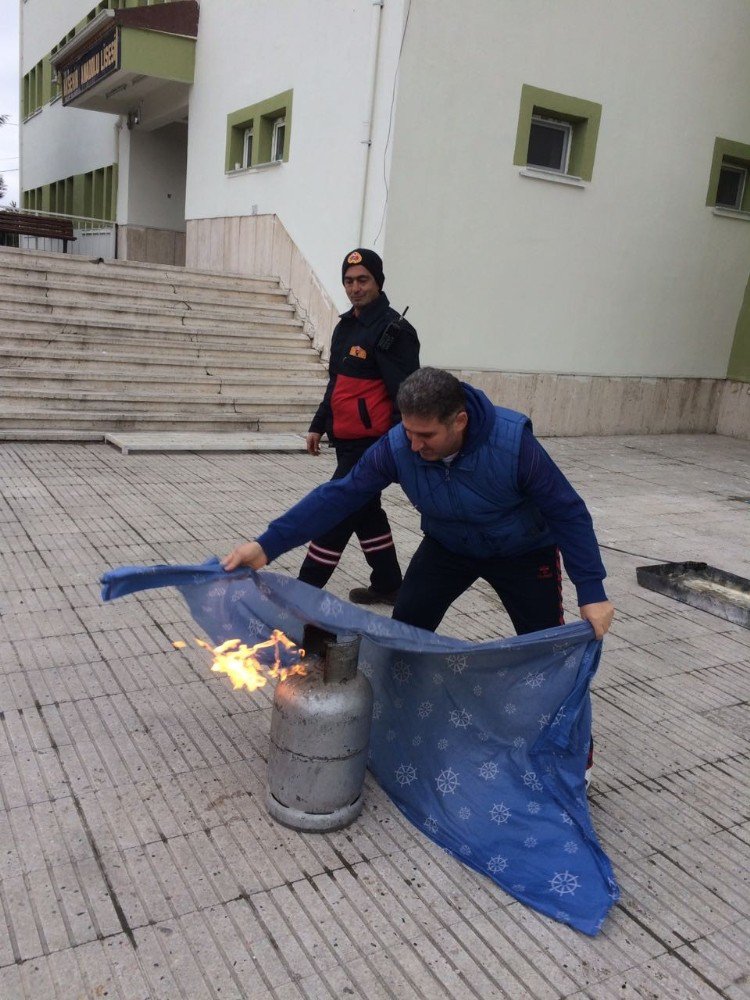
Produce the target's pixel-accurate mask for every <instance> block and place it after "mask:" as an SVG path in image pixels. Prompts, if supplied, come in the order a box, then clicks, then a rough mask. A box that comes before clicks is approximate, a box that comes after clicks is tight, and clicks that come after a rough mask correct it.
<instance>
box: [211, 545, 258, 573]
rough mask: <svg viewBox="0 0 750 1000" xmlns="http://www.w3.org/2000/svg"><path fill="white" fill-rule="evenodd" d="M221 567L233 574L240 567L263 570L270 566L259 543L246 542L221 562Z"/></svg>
mask: <svg viewBox="0 0 750 1000" xmlns="http://www.w3.org/2000/svg"><path fill="white" fill-rule="evenodd" d="M221 565H222V566H223V567H224V569H225V570H226V571H227V573H231V571H232V570H233V569H237V568H238V567H239V566H249V567H250V569H263V567H264V566H267V565H268V558H267V556H266V554H265V552H264V551H263V549H262V548H261V546H260V545H258V543H257V542H244V543H243V544H242V545H238V546H237V548H236V549H234V551H233V552H230V553H229V555H228V556H225V557H224V558H223V559H222V560H221Z"/></svg>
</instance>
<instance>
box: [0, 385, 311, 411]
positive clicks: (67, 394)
mask: <svg viewBox="0 0 750 1000" xmlns="http://www.w3.org/2000/svg"><path fill="white" fill-rule="evenodd" d="M3 389H4V391H3V397H2V398H3V409H4V410H5V411H6V412H7V411H10V410H12V409H14V408H15V409H17V410H19V411H22V410H24V409H25V408H26V407H27V406H29V405H31V406H35V407H36V409H54V408H56V407H58V406H60V405H65V404H67V405H68V406H73V405H75V407H76V409H78V410H82V411H91V410H97V409H100V410H101V409H109V408H111V407H113V406H116V407H118V408H122V409H125V410H127V411H128V412H129V413H133V412H142V413H161V412H162V411H167V412H174V413H181V412H191V413H211V412H215V413H225V412H231V413H236V414H241V413H249V414H253V413H256V414H259V413H264V412H265V411H266V410H270V411H272V412H275V413H278V412H280V411H281V412H283V414H284V416H285V417H286V416H288V415H289V414H295V415H299V416H300V417H301V418H302V417H305V416H307V417H308V418H309V417H311V416H312V413H313V412H314V410H315V407H316V405H317V404H318V403H319V402H320V394H319V393H317V392H310V393H308V395H309V399H308V398H305V396H306V394H305V393H304V392H303V391H301V390H299V389H296V390H295V392H294V394H293V396H292V397H291V398H282V399H280V398H279V396H278V395H276V396H273V395H265V396H264V395H259V394H258V393H254V392H252V391H247V392H244V393H233V394H224V393H216V394H214V395H209V394H207V393H201V394H198V393H190V392H170V393H168V394H167V393H164V392H157V391H154V392H149V391H147V390H146V389H145V388H141V386H140V385H132V386H131V388H130V390H129V391H128V392H113V391H109V392H107V391H103V390H92V391H88V390H84V389H80V388H78V387H69V388H67V389H56V390H55V393H54V396H50V394H49V393H48V392H46V391H45V390H44V389H30V388H28V387H25V386H24V387H19V388H17V389H14V388H12V387H5V386H4V387H3Z"/></svg>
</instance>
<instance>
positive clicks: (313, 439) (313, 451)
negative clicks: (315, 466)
mask: <svg viewBox="0 0 750 1000" xmlns="http://www.w3.org/2000/svg"><path fill="white" fill-rule="evenodd" d="M320 437H321V435H320V434H316V433H315V431H310V433H309V434H308V435H307V437H306V438H305V442H306V444H307V451H308V453H309V454H310V455H319V454H320Z"/></svg>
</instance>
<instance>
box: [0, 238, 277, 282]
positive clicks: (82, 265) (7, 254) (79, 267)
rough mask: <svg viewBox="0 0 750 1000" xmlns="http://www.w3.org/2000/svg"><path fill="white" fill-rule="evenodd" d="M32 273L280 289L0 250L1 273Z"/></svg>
mask: <svg viewBox="0 0 750 1000" xmlns="http://www.w3.org/2000/svg"><path fill="white" fill-rule="evenodd" d="M24 268H26V269H30V270H37V271H40V270H41V271H44V272H46V273H50V274H70V275H74V276H75V275H81V274H83V275H102V274H106V275H108V276H109V275H114V276H115V278H116V280H122V281H127V280H132V281H142V280H144V279H145V280H147V281H153V282H158V283H160V284H162V283H163V284H172V283H173V282H175V281H177V282H178V283H181V284H183V285H187V286H188V287H192V286H193V285H195V284H203V285H205V286H207V287H208V286H210V287H212V288H222V289H233V288H236V287H237V286H238V284H239V285H243V284H244V283H245V282H247V283H248V285H249V286H251V287H252V286H254V285H256V284H258V283H260V284H262V285H270V286H273V287H277V288H280V287H281V285H280V282H279V279H278V278H275V277H272V276H270V275H248V274H240V273H239V272H237V273H227V272H226V271H211V270H201V269H198V268H187V267H181V266H179V265H176V264H146V263H143V262H141V261H130V260H110V259H107V260H104V259H102V258H101V257H99V258H96V257H78V256H75V255H73V254H60V253H47V252H45V251H42V250H38V251H37V250H19V249H17V248H13V247H0V272H2V271H3V270H18V269H24Z"/></svg>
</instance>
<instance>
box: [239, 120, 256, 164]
mask: <svg viewBox="0 0 750 1000" xmlns="http://www.w3.org/2000/svg"><path fill="white" fill-rule="evenodd" d="M254 135H255V128H254V126H253V125H250V127H249V128H246V129H245V132H244V135H243V137H242V161H241V162H242V166H243V167H244V168H245V169H247V168H248V167H251V166H252V164H253V137H254ZM248 146H249V147H250V148H249V150H248Z"/></svg>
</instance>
